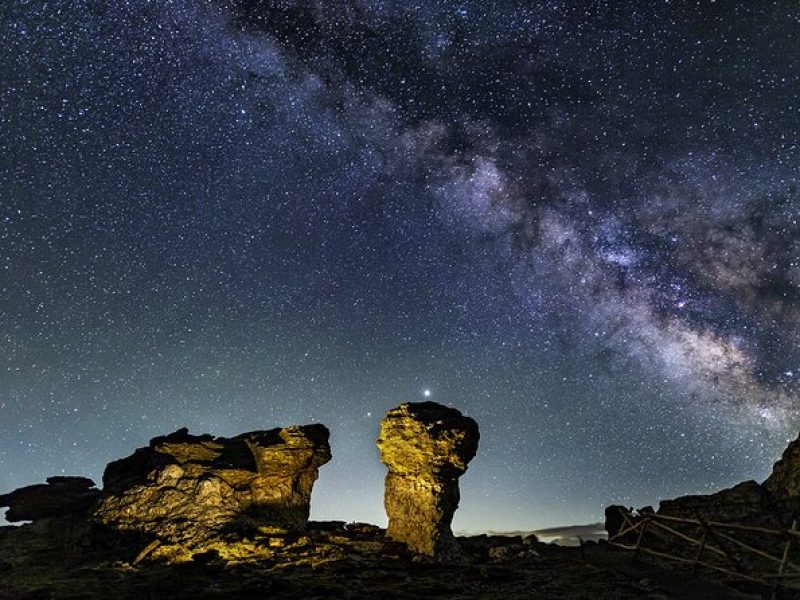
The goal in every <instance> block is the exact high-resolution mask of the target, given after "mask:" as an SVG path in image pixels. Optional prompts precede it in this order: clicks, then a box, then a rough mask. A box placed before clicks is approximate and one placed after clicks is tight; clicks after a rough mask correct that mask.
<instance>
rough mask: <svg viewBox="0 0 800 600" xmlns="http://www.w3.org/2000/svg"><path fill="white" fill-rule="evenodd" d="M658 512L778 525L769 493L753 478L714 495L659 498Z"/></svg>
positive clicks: (775, 509)
mask: <svg viewBox="0 0 800 600" xmlns="http://www.w3.org/2000/svg"><path fill="white" fill-rule="evenodd" d="M658 514H660V515H667V516H672V517H684V518H690V519H694V518H697V517H700V518H701V519H703V520H705V521H718V522H730V523H742V524H748V525H764V526H769V525H770V524H771V525H773V526H780V525H781V523H780V520H779V519H778V515H779V511H778V509H777V506H776V505H775V502H774V500H773V498H772V496H771V495H770V493H769V492H768V491H767V490H766V489H765V488H764V486H762V485H759V484H758V483H756V482H755V481H744V482H742V483H739V484H737V485H735V486H733V487H731V488H726V489H724V490H720V491H719V492H716V493H714V494H701V495H694V496H681V497H679V498H674V499H671V500H663V501H661V502H660V503H659V505H658Z"/></svg>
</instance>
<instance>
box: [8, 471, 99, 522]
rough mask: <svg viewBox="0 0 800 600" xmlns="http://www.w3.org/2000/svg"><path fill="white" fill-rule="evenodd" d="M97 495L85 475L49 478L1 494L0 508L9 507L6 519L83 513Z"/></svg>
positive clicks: (93, 502)
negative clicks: (42, 481)
mask: <svg viewBox="0 0 800 600" xmlns="http://www.w3.org/2000/svg"><path fill="white" fill-rule="evenodd" d="M99 497H100V491H99V490H98V489H97V488H95V486H94V481H92V480H91V479H88V478H86V477H48V478H47V483H40V484H36V485H29V486H27V487H23V488H19V489H17V490H14V491H13V492H11V493H8V494H5V495H2V496H0V507H3V506H7V507H8V511H7V512H6V519H7V520H8V521H11V522H14V521H37V520H39V519H52V518H58V517H66V516H70V515H75V514H79V513H85V512H86V511H88V510H89V509H90V508H91V507H92V506H94V505H95V503H96V502H97V500H98V498H99Z"/></svg>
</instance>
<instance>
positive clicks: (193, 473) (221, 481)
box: [94, 425, 331, 545]
mask: <svg viewBox="0 0 800 600" xmlns="http://www.w3.org/2000/svg"><path fill="white" fill-rule="evenodd" d="M330 458H331V453H330V447H329V445H328V429H327V428H326V427H325V426H323V425H306V426H300V427H286V428H283V429H272V430H269V431H254V432H251V433H243V434H241V435H238V436H236V437H233V438H224V437H213V436H211V435H201V436H195V435H190V434H189V433H188V432H187V430H186V429H181V430H179V431H176V432H174V433H172V434H170V435H167V436H163V437H157V438H154V439H152V440H151V441H150V444H149V446H147V447H146V448H139V449H138V450H136V451H135V452H134V453H133V454H132V455H131V456H129V457H127V458H123V459H121V460H117V461H114V462H112V463H110V464H109V465H108V466H107V467H106V470H105V473H104V474H103V485H104V489H103V497H102V500H101V502H100V504H99V506H98V507H97V509H96V510H95V513H94V514H95V518H96V519H98V520H99V521H100V522H102V523H104V524H105V525H109V526H112V527H114V528H117V529H120V530H131V531H139V532H143V533H148V534H152V535H155V536H156V537H158V538H159V539H161V540H166V541H171V542H180V543H184V544H189V545H191V544H193V543H198V542H202V541H203V540H204V539H207V538H208V537H209V536H213V535H217V534H219V533H221V532H224V531H225V530H226V528H229V527H232V526H234V524H235V523H237V522H242V521H245V520H248V519H251V520H252V521H253V522H254V523H255V524H259V525H269V526H273V527H284V528H302V527H304V526H305V524H306V522H307V520H308V514H309V504H310V499H311V489H312V486H313V485H314V481H316V479H317V475H318V470H319V467H320V466H322V465H324V464H325V463H327V462H328V461H329V460H330Z"/></svg>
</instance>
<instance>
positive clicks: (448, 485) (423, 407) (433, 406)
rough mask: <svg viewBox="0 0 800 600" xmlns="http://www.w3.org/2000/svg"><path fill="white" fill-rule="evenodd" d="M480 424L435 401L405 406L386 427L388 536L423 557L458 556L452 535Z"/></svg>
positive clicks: (383, 444) (383, 440) (383, 436)
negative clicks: (462, 482) (461, 481)
mask: <svg viewBox="0 0 800 600" xmlns="http://www.w3.org/2000/svg"><path fill="white" fill-rule="evenodd" d="M479 438H480V434H479V432H478V424H477V423H476V422H475V421H474V420H473V419H471V418H469V417H465V416H464V415H462V414H461V413H460V412H459V411H457V410H455V409H453V408H448V407H446V406H442V405H440V404H437V403H435V402H421V403H408V404H403V405H401V406H399V407H397V408H394V409H392V410H390V411H389V412H388V413H387V415H386V417H385V418H384V419H383V421H382V422H381V433H380V438H379V439H378V447H379V448H380V451H381V461H382V462H383V463H384V464H385V465H386V466H387V467H388V469H389V472H388V474H387V475H386V491H385V496H384V505H385V507H386V514H387V515H388V517H389V527H388V529H387V532H386V533H387V535H388V536H389V537H390V538H392V539H394V540H397V541H401V542H404V543H405V544H407V546H408V547H409V549H410V550H412V551H413V552H416V553H418V554H423V555H428V556H432V557H435V558H437V559H444V560H446V559H448V558H450V557H452V556H454V555H456V554H457V545H456V541H455V538H454V537H453V533H452V530H451V527H450V525H451V523H452V520H453V514H454V513H455V511H456V509H457V508H458V502H459V499H460V494H459V489H458V478H459V477H460V476H461V475H462V474H463V473H464V471H466V470H467V463H469V461H470V460H472V458H473V457H474V456H475V453H476V451H477V449H478V440H479Z"/></svg>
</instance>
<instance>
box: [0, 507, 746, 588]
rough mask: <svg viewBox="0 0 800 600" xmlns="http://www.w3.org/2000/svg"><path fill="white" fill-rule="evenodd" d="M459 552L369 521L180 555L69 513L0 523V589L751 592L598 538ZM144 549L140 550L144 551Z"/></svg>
mask: <svg viewBox="0 0 800 600" xmlns="http://www.w3.org/2000/svg"><path fill="white" fill-rule="evenodd" d="M458 541H459V545H460V547H461V549H462V552H463V556H462V559H461V560H460V561H458V562H456V563H453V564H447V565H444V564H436V563H433V562H428V561H425V560H420V559H419V558H416V559H415V558H413V557H412V556H411V555H410V554H409V553H408V552H407V551H406V550H405V548H404V546H403V545H402V544H398V543H396V542H392V541H390V540H388V539H387V538H385V537H384V532H383V531H382V530H380V529H378V528H377V527H373V526H370V525H357V524H351V525H345V524H344V523H338V522H337V523H311V524H310V526H309V528H308V529H307V530H306V531H305V532H302V533H301V532H294V533H289V532H278V531H262V532H252V533H250V534H245V535H240V536H237V537H235V538H234V537H230V538H229V539H218V540H214V541H211V542H209V543H208V545H207V546H206V547H203V548H196V549H194V550H192V551H191V552H186V551H185V549H182V548H181V547H180V546H177V545H169V544H165V545H160V546H157V547H150V544H147V545H145V546H143V547H140V546H136V544H135V540H133V539H121V538H120V537H119V534H118V532H115V533H113V534H111V533H109V532H103V531H102V530H100V529H97V528H96V527H95V526H87V525H86V524H85V523H84V522H81V521H79V520H73V521H71V522H70V521H69V520H63V519H61V520H58V521H56V520H43V521H38V522H36V523H34V524H31V525H25V526H22V527H4V528H0V598H15V599H16V598H19V599H40V598H42V599H44V598H64V599H78V598H114V599H118V600H121V599H125V598H131V599H133V598H136V599H147V598H152V599H156V598H158V599H161V598H270V599H273V598H274V599H287V600H288V599H298V600H299V599H301V598H302V599H304V600H312V599H315V598H318V599H322V598H365V599H366V598H386V599H392V598H397V599H402V600H409V599H412V598H459V599H467V598H475V599H478V598H480V599H495V598H496V599H502V600H514V599H517V598H519V599H522V598H526V599H529V598H542V599H556V598H586V599H592V600H597V599H600V598H613V599H617V600H623V599H628V598H631V599H633V598H649V599H662V600H663V599H672V598H675V599H677V598H681V599H684V598H685V599H691V598H702V599H703V600H711V599H713V598H719V599H723V598H724V599H731V600H735V599H737V598H738V599H745V598H758V597H760V596H759V595H747V594H744V593H742V592H738V591H735V590H733V589H732V588H729V587H726V586H725V585H723V584H722V583H720V582H712V581H710V580H706V579H704V578H702V577H692V576H691V575H690V574H689V573H688V572H685V571H679V570H675V569H673V568H671V567H669V566H667V565H658V564H656V563H654V562H652V561H650V560H640V561H636V562H632V561H631V554H630V553H628V552H624V551H621V550H616V549H614V548H612V547H611V546H609V545H608V544H604V543H588V544H586V545H585V546H584V548H583V549H581V548H564V547H559V546H554V545H549V544H542V543H540V542H538V541H536V540H535V538H532V537H528V538H522V537H497V536H473V537H464V538H459V540H458ZM146 549H149V551H148V552H147V553H146V554H145V553H143V551H144V550H146Z"/></svg>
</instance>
